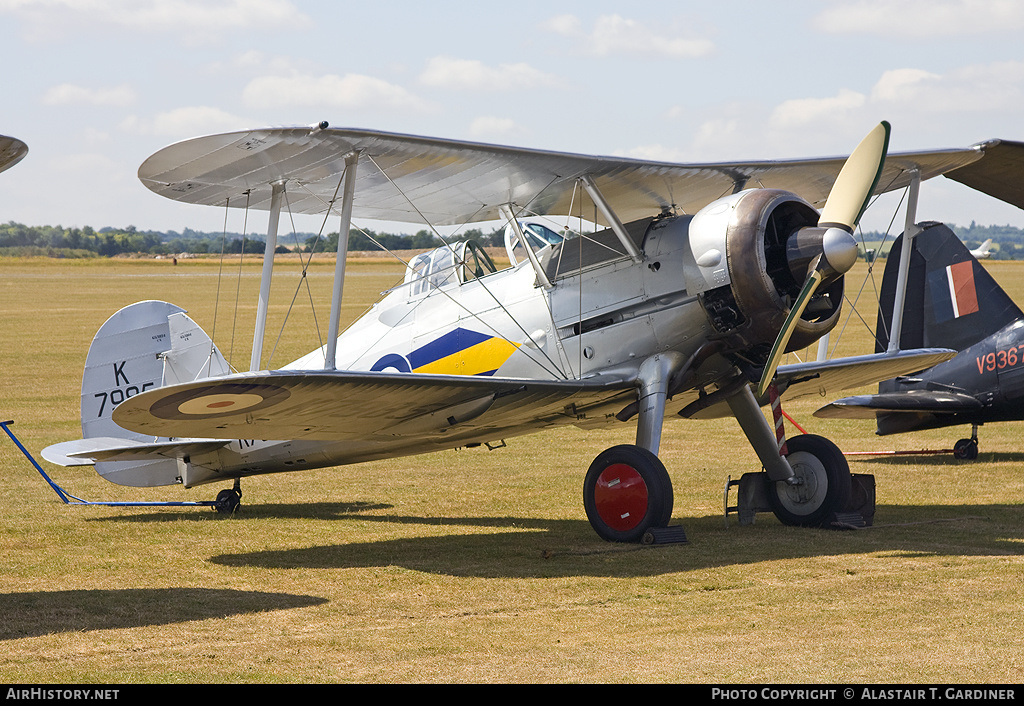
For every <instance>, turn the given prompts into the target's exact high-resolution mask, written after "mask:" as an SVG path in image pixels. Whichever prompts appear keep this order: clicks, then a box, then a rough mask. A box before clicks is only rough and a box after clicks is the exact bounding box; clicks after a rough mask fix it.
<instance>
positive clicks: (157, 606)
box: [0, 588, 327, 640]
mask: <svg viewBox="0 0 1024 706" xmlns="http://www.w3.org/2000/svg"><path fill="white" fill-rule="evenodd" d="M326 602H327V599H326V598H320V597H318V596H301V595H294V594H289V593H263V592H260V591H236V590H231V589H212V588H126V589H109V590H108V589H99V590H76V591H33V592H30V593H0V614H2V615H3V616H4V620H3V621H2V622H0V640H17V639H20V638H23V637H38V636H40V635H49V634H51V633H61V632H82V631H89V630H110V629H117V628H135V627H143V626H148V625H168V624H172V623H183V622H186V621H190V620H206V619H208V618H227V617H229V616H232V615H241V614H244V613H262V612H265V611H271V610H288V609H291V608H306V607H309V606H315V605H321V604H323V603H326Z"/></svg>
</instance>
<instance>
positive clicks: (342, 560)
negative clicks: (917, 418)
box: [209, 505, 1024, 578]
mask: <svg viewBox="0 0 1024 706" xmlns="http://www.w3.org/2000/svg"><path fill="white" fill-rule="evenodd" d="M882 510H886V512H885V513H884V515H885V516H886V517H890V518H891V517H892V516H893V515H894V514H896V515H898V516H899V520H898V521H891V520H886V522H888V523H889V524H887V525H880V526H878V527H875V528H869V529H866V530H861V531H852V532H836V531H830V530H813V529H800V528H792V527H785V526H782V525H780V524H778V523H777V522H776V521H775V520H774V518H772V517H771V516H768V515H766V516H764V518H765V519H763V520H761V519H759V520H758V522H759V523H760V524H756V525H755V526H753V527H737V526H736V525H735V522H736V521H735V517H733V519H732V525H733V526H732V527H731V528H730V529H728V530H726V529H724V526H723V521H722V517H721V516H720V515H709V516H704V517H691V518H685V517H682V518H680V517H677V518H674V519H673V523H672V524H682V525H683V527H684V528H685V529H686V532H687V534H688V535H689V536H690V541H691V543H690V544H665V545H650V546H644V545H637V544H614V543H607V542H602V541H601V540H599V539H597V537H596V536H594V535H593V530H592V529H591V528H590V526H589V524H588V523H587V522H586V521H583V520H538V519H531V520H524V519H512V518H437V517H377V518H374V517H366V516H358V519H359V520H360V521H361V522H365V521H367V520H377V521H380V522H382V523H401V524H423V525H452V526H471V527H484V526H491V527H497V528H506V527H515V528H516V530H517V531H500V532H493V533H486V534H479V533H476V534H451V533H449V534H444V535H441V536H425V537H409V538H402V539H389V540H383V541H379V542H357V543H352V544H332V545H324V546H313V547H305V548H295V549H280V550H273V549H271V550H264V551H257V552H246V553H236V554H232V553H227V554H221V555H218V556H213V557H211V558H210V559H209V561H210V562H212V563H214V564H222V565H225V566H237V567H249V568H263V569H297V568H302V569H352V568H371V567H385V566H402V567H405V568H408V569H411V570H415V571H422V572H426V573H436V574H444V575H451V576H461V577H476V578H545V577H546V578H555V577H567V576H616V577H631V576H651V575H658V574H662V573H674V572H679V571H690V570H697V569H702V568H711V567H716V566H727V565H735V564H745V563H756V562H762V561H765V560H771V559H793V558H809V557H814V556H828V555H833V554H836V553H852V554H861V553H870V552H877V551H894V550H898V551H899V552H900V553H901V555H914V554H919V555H922V556H933V555H944V554H950V553H952V554H955V555H957V556H962V555H985V556H993V555H1007V556H1009V555H1014V556H1016V555H1021V554H1024V544H1022V543H1021V540H1024V526H1022V525H1021V524H1020V522H1019V513H1020V510H1021V508H1020V507H1016V506H1009V505H1000V506H926V507H921V506H915V507H898V508H893V507H891V506H890V507H879V511H882ZM876 517H877V515H876ZM1003 518H1006V521H1002V519H1003ZM1014 518H1018V519H1014ZM945 520H948V521H945ZM965 527H967V530H966V531H965V529H964V528H965ZM951 548H953V549H951Z"/></svg>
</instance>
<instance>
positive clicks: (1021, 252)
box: [0, 221, 1024, 260]
mask: <svg viewBox="0 0 1024 706" xmlns="http://www.w3.org/2000/svg"><path fill="white" fill-rule="evenodd" d="M950 227H951V228H952V229H953V232H955V233H956V234H957V235H958V236H959V237H960V239H961V240H962V241H963V242H964V244H965V245H967V247H969V248H976V247H978V246H979V245H981V243H983V242H984V241H985V240H988V239H989V238H991V239H992V242H993V248H992V259H996V260H1021V259H1024V229H1020V228H1015V227H1013V226H1009V225H1006V226H995V225H993V226H979V225H978V224H976V223H974V222H972V223H971V224H970V225H969V226H967V227H963V226H955V225H954V226H950ZM470 238H471V239H473V240H476V241H477V242H478V243H480V244H481V245H483V246H485V247H501V246H502V245H503V243H504V231H503V229H501V228H497V229H495V230H492V231H489V232H485V231H483V230H481V229H479V228H471V229H468V230H464V231H460V232H459V233H457V234H455V235H453V236H450V237H448V238H446V239H447V240H448V241H449V242H454V241H459V240H466V239H470ZM883 238H884V239H885V240H887V241H888V242H890V243H891V242H892V241H893V240H895V237H894V236H891V235H890V236H885V235H884V234H883V233H875V232H867V233H864V239H865V240H866V241H868V242H881V241H882V240H883ZM440 244H441V239H440V238H439V237H438V236H437V235H435V234H434V233H433V232H432V231H429V230H420V231H419V232H417V233H415V234H413V235H407V234H400V233H382V232H375V231H372V230H366V229H356V228H353V229H352V230H350V231H349V246H348V247H349V250H381V249H385V250H427V249H430V248H435V247H437V246H438V245H440ZM264 247H265V240H264V237H263V236H261V235H256V234H252V235H247V236H243V235H242V234H241V233H207V232H201V231H195V230H192V229H190V228H186V229H185V230H184V231H183V232H181V233H178V232H176V231H166V232H161V231H140V230H137V229H136V228H135V226H128V227H126V228H120V229H118V228H109V227H108V228H101V229H100V230H98V231H97V230H93V229H92V228H91V227H89V226H85V227H83V228H64V227H62V226H59V225H58V226H26V225H23V224H21V223H15V222H14V221H11V222H9V223H4V224H0V256H2V255H42V256H50V257H113V256H115V255H123V254H144V255H177V254H181V253H195V254H204V253H217V254H219V253H221V252H223V253H225V254H238V253H240V252H242V250H243V248H244V250H245V252H247V253H256V254H262V253H263V250H264ZM337 249H338V234H337V232H334V233H330V234H328V235H326V236H321V237H318V236H317V235H316V234H315V233H290V234H282V235H280V236H279V238H278V247H277V252H295V251H302V252H336V251H337ZM886 249H888V248H886Z"/></svg>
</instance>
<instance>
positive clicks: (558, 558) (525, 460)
mask: <svg viewBox="0 0 1024 706" xmlns="http://www.w3.org/2000/svg"><path fill="white" fill-rule="evenodd" d="M986 266H987V267H989V269H990V271H992V272H993V274H994V275H995V276H996V278H997V279H998V280H999V281H1000V282H1001V283H1002V284H1003V285H1004V286H1005V287H1006V288H1007V290H1008V291H1009V292H1010V293H1011V295H1012V296H1013V297H1014V298H1015V299H1016V300H1017V301H1024V263H1002V262H1000V263H992V264H990V265H986ZM864 267H865V266H864V265H863V264H859V265H858V269H857V270H855V272H854V274H853V275H851V277H850V280H849V281H851V282H854V283H855V284H854V285H852V287H850V289H849V290H848V292H849V294H850V295H851V296H855V295H856V290H857V289H858V287H859V283H860V281H861V279H862V277H863V274H864V269H863V268H864ZM218 270H219V265H218V263H217V262H215V261H206V260H179V262H178V265H177V266H173V265H172V264H171V263H170V262H169V261H141V260H139V261H131V260H118V261H111V260H94V261H74V262H72V261H56V260H45V259H23V260H19V259H7V260H0V303H2V306H0V332H2V333H0V336H2V338H0V374H2V386H0V390H2V393H0V416H2V417H3V419H14V420H15V421H16V424H15V426H14V427H13V429H14V431H15V432H16V433H17V434H18V435H19V437H20V438H21V440H22V441H23V443H25V444H26V445H27V446H28V447H29V449H30V450H32V451H33V452H34V453H37V452H38V451H39V450H40V449H41V448H43V447H44V446H46V445H48V444H52V443H55V442H58V441H63V440H67V439H72V438H78V437H79V436H80V429H79V422H78V404H79V403H78V395H79V386H80V384H81V371H82V365H83V363H84V360H85V354H86V351H87V349H88V345H89V342H90V341H91V339H92V336H93V334H94V333H95V331H96V329H97V328H98V327H99V326H100V324H102V323H103V321H104V320H105V319H106V318H107V317H108V316H109V315H110V314H112V313H113V312H114V311H116V310H117V309H118V308H119V307H121V306H124V305H126V304H129V303H131V302H134V301H137V300H140V299H166V300H169V301H172V302H174V303H176V304H179V305H181V306H182V307H184V308H186V309H187V310H189V314H190V315H191V316H192V317H193V318H194V319H195V320H196V321H197V322H199V323H200V324H201V325H203V326H204V328H205V329H206V330H207V332H211V331H212V329H213V328H214V321H215V318H216V333H215V339H216V340H217V341H218V343H219V345H220V346H221V348H222V350H223V351H224V352H225V354H226V355H227V354H230V356H231V358H232V360H233V362H234V363H235V364H236V365H238V366H240V367H243V368H245V367H247V364H248V356H249V346H250V345H251V340H252V320H253V317H254V307H255V291H256V289H257V287H258V272H259V262H258V260H256V259H253V260H251V261H250V260H247V261H246V263H245V264H244V265H243V266H241V268H239V266H238V264H237V262H236V263H234V264H232V265H230V266H225V276H226V279H225V280H224V281H223V283H222V284H221V285H220V293H219V299H218V282H219V281H220V280H219V278H218ZM239 270H240V271H241V275H242V276H241V277H240V278H236V277H235V275H236V274H237V273H238V272H239ZM332 270H333V265H332V264H331V263H329V262H324V263H323V264H319V265H315V266H313V267H312V268H311V271H310V275H309V276H308V277H307V278H306V280H305V281H306V282H308V283H309V286H310V289H311V291H312V296H313V297H314V298H315V300H316V301H317V303H318V316H319V317H320V318H319V327H320V329H321V330H322V331H326V328H327V327H326V322H325V319H326V311H327V310H328V309H329V304H330V294H329V291H328V288H329V282H330V273H331V272H332ZM298 271H299V269H298V264H297V261H295V260H291V261H286V262H283V263H282V265H281V267H280V268H279V278H278V279H277V280H275V284H274V287H275V289H274V293H273V300H272V307H271V313H270V323H269V324H268V336H267V341H268V343H267V347H266V351H267V354H269V352H270V349H271V348H272V347H273V346H274V341H275V339H276V336H277V331H278V330H279V329H280V327H281V324H282V321H283V320H284V317H285V313H286V311H287V309H288V308H289V304H290V302H291V300H292V296H293V294H295V293H296V291H297V292H298V296H297V297H296V304H295V313H293V315H292V318H291V320H290V321H289V323H288V326H287V327H286V328H285V331H284V336H283V337H282V338H281V343H280V344H279V346H278V349H277V350H276V351H275V353H274V357H273V360H272V362H271V365H278V366H279V365H281V364H283V363H285V362H288V361H289V360H291V359H293V358H295V357H298V356H299V355H300V354H302V353H305V352H307V351H308V350H310V349H312V348H313V347H314V346H316V345H317V338H316V333H315V328H314V327H313V324H312V322H313V319H312V317H311V316H310V314H309V295H307V294H306V290H305V285H304V284H301V282H302V280H300V278H299V277H298ZM227 275H230V277H227ZM400 278H401V269H400V268H398V267H396V266H395V265H394V264H391V263H389V262H387V261H383V260H373V259H369V260H359V261H353V263H352V264H351V266H350V269H349V277H348V280H347V283H346V291H345V296H346V301H347V302H349V304H347V305H346V307H345V311H344V313H343V316H344V318H345V320H352V319H353V318H355V317H356V316H358V314H359V313H360V312H361V311H362V310H364V309H365V307H366V306H367V305H368V304H369V303H370V302H372V301H373V299H374V298H375V297H376V295H377V294H378V293H379V292H380V291H382V290H384V289H387V288H388V287H390V286H392V285H393V284H394V283H395V282H396V281H397V280H399V279H400ZM236 285H237V287H238V288H237V290H236ZM870 289H871V287H870V285H868V287H867V290H866V292H865V294H864V295H863V296H862V302H861V303H862V304H863V303H865V302H869V303H868V311H869V313H868V314H866V317H867V319H868V321H872V322H873V320H874V314H873V313H870V308H871V304H870V302H871V301H873V295H872V294H870ZM236 291H237V292H238V295H237V296H238V301H239V302H240V303H241V305H242V306H241V307H240V309H239V313H238V316H237V319H236V318H235V317H234V314H233V309H234V302H235V299H236ZM217 301H219V306H216V307H215V302H217ZM215 308H216V309H217V311H216V317H215ZM233 322H236V323H233ZM233 330H234V334H233V338H234V343H233V344H232V343H231V340H232V331H233ZM311 331H313V333H311ZM869 347H870V340H869V334H868V332H867V331H866V329H865V328H864V327H863V326H862V325H860V324H859V323H856V322H854V323H851V324H850V325H849V327H848V329H847V331H846V333H844V334H843V337H842V339H841V340H840V343H839V349H838V352H839V354H852V353H857V352H866V351H867V350H868V349H869ZM264 360H266V357H265V358H264ZM825 401H827V400H801V401H795V402H794V403H792V404H790V405H787V410H788V411H789V412H790V413H791V414H793V415H794V417H795V418H796V419H797V420H798V421H799V422H800V423H801V424H803V425H804V426H805V427H807V428H808V430H809V431H812V432H814V433H819V434H823V435H825V436H828V437H830V438H832V439H833V440H834V441H836V443H838V444H839V445H840V447H841V448H843V449H844V450H885V449H896V448H899V449H919V448H929V447H931V448H935V447H940V448H949V447H951V446H952V443H953V441H955V440H956V439H957V438H960V437H961V436H965V435H968V434H969V429H966V428H960V429H951V430H945V431H937V432H928V433H920V434H915V435H910V436H900V437H888V438H879V437H875V436H874V435H873V425H872V424H871V423H870V422H833V421H829V422H826V421H825V420H818V419H815V418H814V417H812V416H811V413H812V412H813V410H814V409H815V408H816V407H817V406H818V405H819V403H823V402H825ZM1020 430H1021V425H1014V424H1006V425H997V426H990V427H985V428H983V429H982V431H981V454H980V457H979V459H978V461H976V462H961V461H956V460H954V459H953V458H952V457H951V456H949V455H944V456H923V455H918V456H901V457H897V458H895V459H893V458H888V459H885V458H867V457H855V459H854V460H852V461H851V467H852V469H853V471H854V472H859V473H873V474H874V475H875V476H876V479H877V492H878V509H877V514H876V517H875V523H876V526H875V527H874V528H872V529H868V530H863V531H858V532H830V531H823V530H801V529H793V528H789V527H785V526H782V525H781V524H779V523H778V522H777V521H776V520H775V518H774V517H772V516H770V515H762V516H759V517H758V520H757V523H756V524H755V525H753V526H748V527H738V526H736V524H735V519H734V518H733V519H732V521H731V522H730V525H731V526H729V527H726V526H725V523H724V522H723V518H722V489H723V485H724V483H725V480H726V476H728V475H731V476H732V477H734V478H735V477H738V476H739V475H740V474H742V473H745V472H750V471H756V470H758V463H757V461H756V459H755V456H754V454H753V452H752V451H751V450H750V448H749V446H748V444H747V443H746V441H745V440H744V439H743V437H742V435H741V434H740V432H739V430H738V427H737V426H736V424H735V423H734V422H733V421H732V420H720V421H707V422H696V421H695V422H689V421H678V422H674V423H671V424H669V425H667V426H666V430H665V437H664V441H663V447H662V454H661V455H662V458H663V459H664V461H665V463H666V465H667V466H668V468H669V471H670V473H671V475H672V479H673V483H674V486H675V510H674V522H675V523H679V524H682V525H684V526H685V528H686V531H687V534H688V535H689V537H690V543H689V544H687V545H664V546H654V547H641V546H626V545H613V544H608V543H605V542H603V541H601V540H599V539H598V538H597V536H596V535H595V534H594V532H593V531H592V530H591V528H590V526H589V524H588V523H587V520H586V516H585V514H584V511H583V507H582V497H581V496H582V492H581V489H582V479H583V475H584V473H585V470H586V468H587V466H588V465H589V464H590V461H591V460H592V459H593V457H594V456H596V455H597V453H598V452H600V451H601V450H602V449H604V448H605V447H607V446H610V445H612V444H615V443H629V442H631V441H632V439H633V435H634V433H635V430H634V427H629V426H624V427H623V428H622V429H618V430H614V431H613V432H585V431H581V430H578V429H575V428H568V429H559V430H556V431H553V432H546V433H542V434H538V435H534V436H528V437H520V438H516V439H510V440H509V444H508V447H507V448H503V449H499V450H495V451H488V450H486V449H472V450H464V451H452V452H444V453H439V454H435V455H427V456H420V457H413V458H406V459H397V460H393V461H382V462H375V463H368V464H363V465H357V466H348V467H343V468H336V469H324V470H319V471H311V472H305V473H300V474H292V475H283V476H276V477H268V476H264V477H258V478H253V479H248V480H246V481H245V482H244V483H243V490H244V494H245V495H244V498H243V507H242V509H241V511H240V513H239V514H238V515H237V516H234V517H230V518H225V517H220V516H218V515H216V514H215V513H214V512H212V511H211V510H206V509H188V508H166V509H146V508H111V507H67V506H64V505H62V504H61V503H60V502H59V501H58V499H57V497H56V495H55V494H54V493H53V492H52V491H51V490H50V488H48V487H47V486H46V485H45V484H44V482H43V481H42V479H41V478H40V477H39V476H38V474H36V472H35V471H34V470H33V469H32V468H31V466H30V465H29V464H28V462H27V461H26V460H25V459H24V457H23V456H21V455H20V453H19V452H18V451H17V449H16V448H15V447H14V445H13V444H11V443H10V442H9V440H8V439H7V438H6V437H0V469H2V472H3V483H2V484H0V552H2V556H3V571H2V573H0V615H2V616H3V617H2V619H0V681H4V682H101V683H111V682H116V683H129V682H663V681H664V682H789V683H793V682H1014V683H1019V682H1020V681H1021V677H1022V675H1024V637H1022V635H1024V618H1022V608H1021V606H1022V605H1024V580H1022V579H1024V517H1022V506H1021V502H1022V499H1024V449H1022V448H1021V441H1020V440H1021V432H1020ZM45 465H46V468H47V469H48V471H52V475H53V477H54V479H55V480H56V481H57V482H58V483H60V484H61V485H62V486H64V487H65V488H66V489H67V490H69V491H70V492H72V493H74V494H76V495H78V496H79V497H83V498H86V499H90V500H101V499H102V500H182V499H185V500H208V499H212V497H213V496H214V495H215V494H216V491H217V490H218V489H219V488H218V487H216V486H202V487H200V488H196V489H192V490H188V491H185V490H183V489H181V488H175V487H171V488H157V489H146V490H139V489H131V488H124V487H120V486H116V485H112V484H109V483H106V482H105V481H103V480H102V479H100V478H99V477H98V476H97V475H96V474H95V473H94V472H93V471H92V469H91V468H89V467H85V468H78V469H64V468H58V467H54V466H51V465H49V464H45Z"/></svg>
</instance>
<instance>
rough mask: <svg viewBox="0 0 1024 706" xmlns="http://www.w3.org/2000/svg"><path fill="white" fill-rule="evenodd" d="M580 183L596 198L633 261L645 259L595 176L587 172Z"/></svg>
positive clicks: (595, 201)
mask: <svg viewBox="0 0 1024 706" xmlns="http://www.w3.org/2000/svg"><path fill="white" fill-rule="evenodd" d="M580 183H581V184H583V189H584V190H585V191H586V192H587V194H589V195H590V198H592V199H593V200H594V203H595V204H597V207H598V208H599V209H600V210H601V215H603V216H604V217H605V218H606V219H607V221H608V227H609V228H611V229H612V232H614V233H615V236H616V237H617V238H618V239H619V242H620V243H622V247H624V248H626V252H627V253H629V256H630V257H631V258H632V259H633V262H637V263H638V262H640V261H641V260H642V259H643V256H642V255H641V254H640V251H639V250H637V248H636V244H635V243H634V242H633V239H632V238H630V237H629V233H627V232H626V227H625V226H623V225H622V221H620V220H619V217H618V216H616V215H615V211H613V210H612V207H611V205H610V204H609V203H608V201H607V200H605V198H604V194H602V193H601V190H600V189H598V188H597V183H596V182H595V181H594V179H593V177H591V176H590V175H589V174H585V175H583V176H581V177H580Z"/></svg>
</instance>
